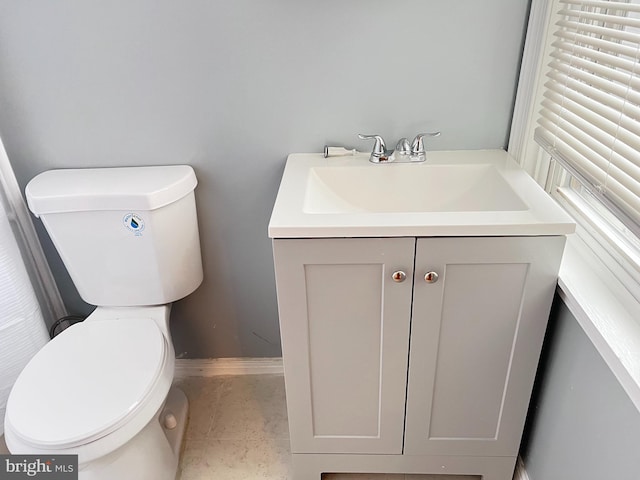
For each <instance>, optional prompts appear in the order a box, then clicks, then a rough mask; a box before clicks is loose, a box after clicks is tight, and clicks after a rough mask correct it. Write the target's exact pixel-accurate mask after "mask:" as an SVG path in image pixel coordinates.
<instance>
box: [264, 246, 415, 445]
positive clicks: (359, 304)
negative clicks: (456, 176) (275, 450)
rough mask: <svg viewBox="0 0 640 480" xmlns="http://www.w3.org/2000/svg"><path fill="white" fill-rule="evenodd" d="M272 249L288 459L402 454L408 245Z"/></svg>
mask: <svg viewBox="0 0 640 480" xmlns="http://www.w3.org/2000/svg"><path fill="white" fill-rule="evenodd" d="M273 248H274V257H275V267H276V284H277V290H278V309H279V315H280V332H281V337H282V353H283V359H284V371H285V385H286V390H287V410H288V414H289V430H290V433H291V449H292V452H293V453H388V454H400V453H402V440H403V424H404V407H405V397H406V380H407V360H408V348H409V322H410V315H411V287H412V282H413V258H414V252H415V239H414V238H392V239H304V240H298V239H277V240H274V242H273ZM394 271H403V272H404V273H405V274H406V279H405V280H404V281H402V282H397V281H394V279H393V278H392V273H393V272H394Z"/></svg>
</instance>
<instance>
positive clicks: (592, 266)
mask: <svg viewBox="0 0 640 480" xmlns="http://www.w3.org/2000/svg"><path fill="white" fill-rule="evenodd" d="M558 293H559V295H560V298H562V300H563V301H564V302H565V304H566V305H567V307H568V308H569V310H570V311H571V313H572V314H573V315H574V316H575V318H576V320H577V321H578V323H579V324H580V326H581V327H582V329H583V330H584V331H585V333H586V334H587V336H588V337H589V339H590V340H591V342H592V343H593V345H594V346H595V347H596V349H597V350H598V352H599V353H600V355H601V356H602V358H603V359H604V360H605V362H606V363H607V365H608V366H609V368H610V369H611V371H612V372H613V374H614V375H615V377H616V378H617V379H618V381H619V382H620V384H621V385H622V387H623V388H624V390H625V391H626V392H627V394H628V395H629V398H630V399H631V401H632V402H633V404H634V405H635V406H636V408H637V409H638V411H640V303H639V302H638V301H637V300H636V299H635V298H634V297H633V296H632V295H631V294H630V293H629V292H628V290H627V289H626V288H625V286H624V285H623V284H622V283H621V282H620V281H619V280H618V279H617V278H615V277H614V276H613V275H612V274H611V272H610V271H609V270H608V269H607V267H606V266H605V265H604V264H603V263H602V262H601V261H600V260H599V259H598V258H597V257H596V256H595V255H594V254H593V253H592V252H591V250H590V249H589V247H588V246H587V245H586V244H585V243H584V242H583V241H582V240H581V239H580V238H579V237H578V235H570V236H569V237H568V240H567V247H566V249H565V253H564V257H563V260H562V265H561V267H560V273H559V279H558Z"/></svg>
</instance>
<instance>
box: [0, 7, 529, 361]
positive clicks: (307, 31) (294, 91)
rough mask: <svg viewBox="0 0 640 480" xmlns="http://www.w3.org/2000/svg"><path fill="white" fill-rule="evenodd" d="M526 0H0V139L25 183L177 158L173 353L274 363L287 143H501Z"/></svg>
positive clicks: (300, 148)
mask: <svg viewBox="0 0 640 480" xmlns="http://www.w3.org/2000/svg"><path fill="white" fill-rule="evenodd" d="M528 3H529V2H528V0H483V1H478V0H457V1H455V2H451V1H449V0H384V1H382V0H322V1H319V0H314V1H305V0H295V1H294V0H233V1H231V0H228V1H221V0H206V1H205V0H188V1H178V0H173V1H167V0H164V1H162V0H114V1H104V0H102V1H96V0H58V1H55V2H50V1H45V0H42V1H33V0H0V112H1V114H0V135H1V136H2V139H3V140H4V142H5V144H6V147H7V150H8V153H9V156H10V158H11V161H12V163H13V166H14V169H15V171H16V175H17V177H18V181H19V182H20V184H21V185H22V186H23V187H24V185H25V184H26V183H27V181H28V180H29V179H30V178H32V177H33V176H34V175H36V174H38V173H40V172H42V171H44V170H47V169H51V168H69V167H96V166H126V165H147V164H172V163H188V164H191V165H193V166H194V168H195V169H196V172H197V175H198V178H199V180H200V185H199V187H198V189H197V202H198V208H199V218H200V228H201V236H202V250H203V257H204V262H205V277H206V278H205V282H204V284H203V285H202V286H201V287H200V289H199V290H198V291H197V292H195V293H194V294H192V295H191V296H190V297H188V298H187V299H185V300H183V301H180V302H178V303H177V304H176V305H175V308H174V311H173V316H172V329H173V333H174V342H175V345H176V351H177V352H178V354H179V355H182V356H187V357H233V356H277V355H280V342H279V330H278V318H277V308H276V297H275V285H274V280H273V267H272V257H271V244H270V241H269V239H268V238H267V224H268V221H269V215H270V211H271V207H272V205H273V201H274V199H275V195H276V191H277V187H278V183H279V180H280V176H281V174H282V169H283V167H284V161H285V158H286V156H287V154H288V153H290V152H310V151H317V152H319V151H320V150H321V148H322V146H323V145H324V144H325V143H329V144H334V145H341V144H343V145H347V146H350V147H357V148H359V149H363V150H364V149H367V148H369V143H365V142H360V141H359V140H357V139H356V136H355V135H356V134H357V133H358V132H362V133H380V134H383V135H384V136H386V138H387V139H388V143H390V144H394V143H395V141H396V140H397V139H398V138H399V137H402V136H408V137H409V136H413V135H414V134H416V133H418V132H419V131H429V130H436V129H438V130H442V131H443V135H442V137H440V138H438V139H435V140H432V141H430V142H429V144H428V148H429V149H478V148H497V147H503V146H505V145H506V141H507V135H508V130H509V125H510V118H511V111H512V104H513V98H514V91H515V86H516V80H517V75H518V66H519V59H520V54H521V47H522V39H523V34H524V29H525V24H526V16H527V11H528ZM40 231H41V233H42V230H40ZM41 236H42V237H43V242H44V244H45V248H46V251H47V254H48V257H49V259H50V263H51V264H52V268H53V269H54V273H55V275H56V277H57V279H58V282H59V285H60V288H61V290H62V293H63V296H64V299H65V302H66V303H67V305H68V307H69V309H70V310H71V311H72V312H74V313H80V312H84V313H87V312H89V311H90V310H91V308H90V307H89V306H88V305H85V304H84V303H83V302H82V301H81V300H80V299H79V297H78V296H77V293H75V290H74V288H73V285H72V284H71V282H70V281H69V279H68V277H67V276H66V273H65V271H64V267H63V266H62V265H61V263H60V260H59V259H58V258H57V255H56V253H55V251H54V249H53V248H52V246H51V245H50V243H49V242H48V240H47V238H46V234H43V235H41Z"/></svg>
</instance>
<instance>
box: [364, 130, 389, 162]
mask: <svg viewBox="0 0 640 480" xmlns="http://www.w3.org/2000/svg"><path fill="white" fill-rule="evenodd" d="M358 137H360V138H361V139H362V140H369V139H375V143H374V144H373V151H372V152H371V155H373V156H375V157H381V156H384V154H385V152H386V150H387V146H386V145H385V143H384V139H383V138H382V137H381V136H380V135H363V134H362V133H359V134H358Z"/></svg>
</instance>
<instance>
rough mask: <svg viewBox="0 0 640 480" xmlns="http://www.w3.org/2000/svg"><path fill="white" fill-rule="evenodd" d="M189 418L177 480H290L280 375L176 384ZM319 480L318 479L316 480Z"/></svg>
mask: <svg viewBox="0 0 640 480" xmlns="http://www.w3.org/2000/svg"><path fill="white" fill-rule="evenodd" d="M176 384H177V385H178V386H179V387H180V388H182V389H183V390H184V392H185V393H186V394H187V397H188V398H189V408H190V412H189V415H190V418H189V424H188V427H187V432H186V436H185V437H186V438H185V445H184V451H183V454H182V461H181V465H180V468H181V475H180V477H179V478H180V480H210V479H216V480H218V479H220V480H249V479H269V480H294V479H292V478H291V477H290V469H289V466H290V450H289V430H288V428H289V427H288V424H287V409H286V401H285V392H284V377H283V376H282V375H242V376H221V377H194V378H187V379H183V380H178V381H176ZM322 479H323V480H405V479H406V480H475V479H478V477H469V476H464V477H461V476H444V475H406V476H405V475H371V474H357V475H356V474H351V475H346V474H326V475H323V477H322ZM318 480H320V479H318Z"/></svg>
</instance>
